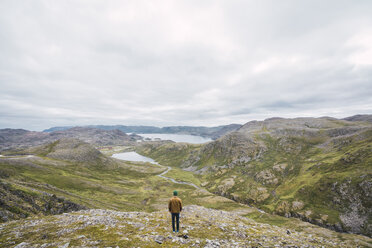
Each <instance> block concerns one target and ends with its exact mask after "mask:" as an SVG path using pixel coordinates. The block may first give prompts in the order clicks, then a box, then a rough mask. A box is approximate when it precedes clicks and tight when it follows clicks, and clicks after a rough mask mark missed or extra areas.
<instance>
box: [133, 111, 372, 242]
mask: <svg viewBox="0 0 372 248" xmlns="http://www.w3.org/2000/svg"><path fill="white" fill-rule="evenodd" d="M138 151H139V152H140V153H142V154H144V155H147V156H150V157H152V158H154V159H156V160H157V161H159V162H161V163H163V164H165V165H169V166H178V167H181V168H183V169H185V170H188V171H192V172H194V173H195V174H197V175H198V177H199V179H200V180H201V181H202V182H203V183H202V185H203V186H205V187H206V188H207V189H208V190H209V191H211V192H214V193H216V194H219V195H222V196H226V197H229V198H231V199H233V200H235V201H238V202H242V203H245V204H250V205H255V206H258V207H260V208H262V209H264V210H266V211H268V212H271V213H276V214H279V215H283V216H287V217H291V216H292V217H297V218H300V219H302V220H305V221H308V222H311V223H315V224H317V225H320V226H324V227H327V228H330V229H333V230H337V231H347V232H354V233H362V234H365V235H369V236H371V235H372V212H371V211H372V208H371V206H372V195H371V194H370V189H371V186H372V173H371V164H372V125H371V124H370V123H368V122H351V121H346V120H338V119H334V118H329V117H324V118H296V119H283V118H271V119H267V120H265V121H252V122H248V123H247V124H245V125H244V126H243V127H241V128H240V129H239V130H238V131H236V132H232V133H230V134H228V135H226V136H223V137H222V138H220V139H218V140H216V141H214V142H210V143H208V144H205V145H188V144H159V145H157V144H155V143H154V144H144V145H143V146H142V147H141V148H139V149H138Z"/></svg>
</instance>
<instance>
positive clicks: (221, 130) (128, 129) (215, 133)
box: [43, 124, 242, 139]
mask: <svg viewBox="0 0 372 248" xmlns="http://www.w3.org/2000/svg"><path fill="white" fill-rule="evenodd" d="M241 126H242V125H240V124H230V125H223V126H217V127H202V126H199V127H193V126H170V127H155V126H124V125H88V126H83V127H86V128H96V129H102V130H115V129H116V130H120V131H122V132H124V133H137V134H141V133H168V134H189V135H197V136H202V137H208V138H212V139H218V138H219V137H221V136H222V135H224V134H226V133H228V132H231V131H235V130H237V129H239V128H240V127H241ZM70 128H73V127H72V126H62V127H51V128H49V129H45V130H43V132H55V131H64V130H67V129H70Z"/></svg>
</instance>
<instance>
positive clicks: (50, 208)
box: [0, 181, 87, 222]
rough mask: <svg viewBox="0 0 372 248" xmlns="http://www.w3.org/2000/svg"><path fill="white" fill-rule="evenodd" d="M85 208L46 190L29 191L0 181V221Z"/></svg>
mask: <svg viewBox="0 0 372 248" xmlns="http://www.w3.org/2000/svg"><path fill="white" fill-rule="evenodd" d="M82 209H87V208H86V207H84V206H82V205H79V204H76V203H74V202H71V201H69V200H66V199H64V198H61V197H57V196H56V195H52V194H48V193H46V192H40V191H34V192H29V191H25V190H21V189H16V188H14V187H13V186H12V185H11V184H8V183H3V182H1V181H0V222H6V221H9V220H15V219H20V218H26V217H28V216H31V215H36V214H43V215H53V214H61V213H66V212H71V211H77V210H82Z"/></svg>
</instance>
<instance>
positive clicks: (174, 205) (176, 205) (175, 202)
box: [168, 196, 182, 214]
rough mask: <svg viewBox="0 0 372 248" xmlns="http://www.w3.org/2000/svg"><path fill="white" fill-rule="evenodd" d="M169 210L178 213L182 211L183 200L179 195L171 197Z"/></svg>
mask: <svg viewBox="0 0 372 248" xmlns="http://www.w3.org/2000/svg"><path fill="white" fill-rule="evenodd" d="M168 209H169V212H171V213H173V214H176V213H180V212H181V211H182V201H181V199H180V198H178V197H177V196H173V197H172V198H170V200H169V203H168Z"/></svg>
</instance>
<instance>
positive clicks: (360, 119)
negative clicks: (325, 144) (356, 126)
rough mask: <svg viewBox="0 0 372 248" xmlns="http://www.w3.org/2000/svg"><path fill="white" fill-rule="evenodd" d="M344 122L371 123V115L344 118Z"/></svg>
mask: <svg viewBox="0 0 372 248" xmlns="http://www.w3.org/2000/svg"><path fill="white" fill-rule="evenodd" d="M344 120H346V121H367V122H372V115H353V116H350V117H346V118H344Z"/></svg>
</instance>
